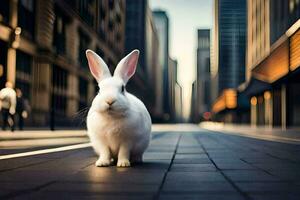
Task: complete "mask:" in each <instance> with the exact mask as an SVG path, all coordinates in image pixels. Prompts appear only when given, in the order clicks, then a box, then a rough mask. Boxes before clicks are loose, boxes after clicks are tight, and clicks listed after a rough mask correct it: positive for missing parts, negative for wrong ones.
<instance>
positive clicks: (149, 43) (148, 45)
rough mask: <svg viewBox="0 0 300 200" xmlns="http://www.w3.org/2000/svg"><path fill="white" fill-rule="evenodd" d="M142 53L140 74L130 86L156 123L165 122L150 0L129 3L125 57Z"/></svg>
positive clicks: (157, 43)
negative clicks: (136, 52) (134, 51)
mask: <svg viewBox="0 0 300 200" xmlns="http://www.w3.org/2000/svg"><path fill="white" fill-rule="evenodd" d="M133 49H139V50H140V58H139V63H138V67H137V72H136V74H135V76H134V77H133V78H132V80H131V81H130V82H129V83H128V90H129V91H130V92H132V93H133V94H135V95H136V96H137V97H138V98H140V99H141V100H142V101H143V102H144V103H145V105H146V107H147V108H148V110H149V112H150V114H151V116H152V118H153V120H154V121H156V120H157V119H159V118H161V117H162V115H163V112H162V99H160V97H161V96H162V92H163V90H162V89H161V88H162V86H161V84H160V82H162V79H163V77H162V74H160V73H159V70H160V67H159V60H158V51H157V49H159V39H158V35H157V31H156V26H155V23H154V20H153V17H152V12H151V10H150V8H149V5H148V1H147V0H127V1H126V33H125V53H129V52H131V51H132V50H133Z"/></svg>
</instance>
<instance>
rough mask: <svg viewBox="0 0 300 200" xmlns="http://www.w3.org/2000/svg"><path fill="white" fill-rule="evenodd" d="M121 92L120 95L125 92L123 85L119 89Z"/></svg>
mask: <svg viewBox="0 0 300 200" xmlns="http://www.w3.org/2000/svg"><path fill="white" fill-rule="evenodd" d="M121 92H122V93H124V92H125V86H124V85H122V87H121Z"/></svg>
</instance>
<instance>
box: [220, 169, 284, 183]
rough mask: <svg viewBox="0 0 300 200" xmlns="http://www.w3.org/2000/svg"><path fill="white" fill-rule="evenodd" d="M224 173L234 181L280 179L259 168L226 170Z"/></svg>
mask: <svg viewBox="0 0 300 200" xmlns="http://www.w3.org/2000/svg"><path fill="white" fill-rule="evenodd" d="M223 173H224V174H225V175H226V176H227V177H228V178H229V179H231V180H232V181H234V182H236V181H279V180H280V179H278V178H276V177H274V176H272V175H270V174H267V173H266V172H264V171H258V170H225V171H223Z"/></svg>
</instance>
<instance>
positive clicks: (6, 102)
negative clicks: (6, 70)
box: [0, 82, 16, 131]
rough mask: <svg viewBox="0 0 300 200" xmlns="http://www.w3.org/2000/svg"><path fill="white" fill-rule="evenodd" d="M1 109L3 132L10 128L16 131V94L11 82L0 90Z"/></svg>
mask: <svg viewBox="0 0 300 200" xmlns="http://www.w3.org/2000/svg"><path fill="white" fill-rule="evenodd" d="M0 109H1V112H2V121H3V123H2V130H6V126H7V125H8V126H10V128H11V131H14V128H15V127H14V126H15V125H14V114H15V112H16V92H15V90H14V89H13V84H12V83H11V82H6V83H5V88H3V89H1V90H0Z"/></svg>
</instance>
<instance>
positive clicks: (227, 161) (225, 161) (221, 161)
mask: <svg viewBox="0 0 300 200" xmlns="http://www.w3.org/2000/svg"><path fill="white" fill-rule="evenodd" d="M212 160H213V161H214V163H216V164H241V165H242V164H245V162H244V161H242V160H240V159H239V158H213V159H212Z"/></svg>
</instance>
